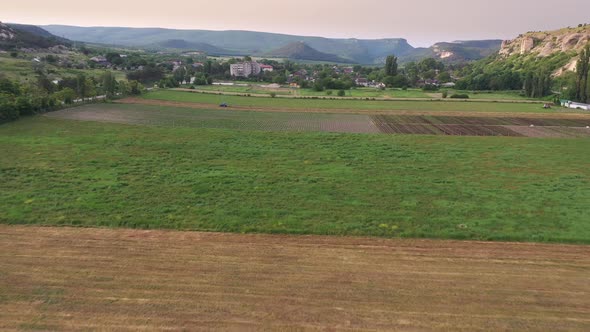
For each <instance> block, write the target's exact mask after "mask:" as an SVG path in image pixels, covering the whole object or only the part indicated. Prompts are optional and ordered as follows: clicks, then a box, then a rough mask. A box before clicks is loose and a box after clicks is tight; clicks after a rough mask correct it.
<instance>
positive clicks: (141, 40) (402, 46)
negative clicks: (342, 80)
mask: <svg viewBox="0 0 590 332" xmlns="http://www.w3.org/2000/svg"><path fill="white" fill-rule="evenodd" d="M42 27H43V28H44V29H46V30H48V31H49V32H51V33H53V34H55V35H58V36H64V37H67V38H68V39H71V40H79V41H82V42H89V43H100V44H108V45H124V46H132V47H144V46H146V45H157V44H158V43H162V42H164V41H166V40H184V41H186V42H187V43H189V44H190V43H205V44H209V45H211V46H214V47H217V48H220V49H223V50H226V51H228V52H231V53H232V54H236V55H254V56H264V55H266V54H268V53H269V52H272V51H275V50H277V49H279V48H281V47H284V46H285V45H288V44H291V43H296V42H300V41H301V42H304V43H305V44H306V45H308V46H309V47H311V48H313V49H315V50H317V51H319V52H321V53H326V54H334V55H336V56H338V57H340V58H343V59H345V60H346V61H348V62H354V63H360V64H382V63H384V62H385V58H386V57H387V56H388V55H391V54H395V55H396V56H398V57H399V58H400V60H402V61H403V59H409V60H414V59H419V58H420V57H421V56H422V55H424V56H433V55H434V56H436V53H434V52H431V51H425V50H428V49H427V48H415V47H413V46H412V45H410V44H409V43H408V41H407V40H406V39H405V38H381V39H358V38H326V37H316V36H296V35H288V34H279V33H269V32H256V31H247V30H226V31H214V30H181V29H169V28H125V27H76V26H68V25H45V26H42ZM500 42H501V41H498V45H497V47H498V48H499V45H500ZM456 47H459V48H460V47H463V46H461V45H458V46H456Z"/></svg>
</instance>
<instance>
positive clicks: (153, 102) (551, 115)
mask: <svg viewBox="0 0 590 332" xmlns="http://www.w3.org/2000/svg"><path fill="white" fill-rule="evenodd" d="M116 102H117V103H121V104H142V105H155V106H171V107H186V108H195V109H208V110H211V109H219V105H216V104H207V103H193V102H179V101H168V100H156V99H143V98H133V97H129V98H124V99H119V100H117V101H116ZM224 109H225V110H232V111H259V112H289V113H292V112H297V113H301V112H309V113H349V114H369V115H371V114H389V115H391V114H400V115H441V116H444V115H448V116H465V115H472V116H478V117H515V116H524V117H529V118H530V117H534V118H548V119H551V118H559V119H590V115H588V114H580V113H526V112H523V113H517V112H477V113H473V112H464V111H416V110H385V111H383V110H360V109H335V108H330V109H326V108H286V107H274V106H273V107H248V106H231V105H230V107H228V108H224Z"/></svg>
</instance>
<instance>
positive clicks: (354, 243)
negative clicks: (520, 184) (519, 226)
mask: <svg viewBox="0 0 590 332" xmlns="http://www.w3.org/2000/svg"><path fill="white" fill-rule="evenodd" d="M0 255H1V258H0V262H1V263H0V330H94V329H98V330H153V329H157V330H199V329H201V330H207V329H211V328H221V329H233V330H237V329H239V330H282V329H289V330H325V329H328V330H400V329H401V330H412V331H414V330H449V329H450V330H466V331H474V330H506V329H512V330H521V331H522V330H538V331H557V330H564V331H565V330H568V331H575V330H578V331H584V330H586V331H588V330H590V248H589V247H586V246H569V245H539V244H515V243H481V242H456V241H430V240H387V239H368V238H346V237H345V238H336V237H317V236H303V237H297V236H273V235H239V234H219V233H196V232H166V231H138V230H107V229H75V228H40V227H20V226H0Z"/></svg>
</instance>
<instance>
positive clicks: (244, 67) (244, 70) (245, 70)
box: [230, 61, 261, 77]
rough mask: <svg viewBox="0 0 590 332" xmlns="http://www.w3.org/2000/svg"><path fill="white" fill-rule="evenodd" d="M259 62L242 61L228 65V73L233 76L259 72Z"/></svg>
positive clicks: (246, 75)
mask: <svg viewBox="0 0 590 332" xmlns="http://www.w3.org/2000/svg"><path fill="white" fill-rule="evenodd" d="M260 70H261V69H260V64H259V63H258V62H255V61H252V62H243V63H236V64H233V65H230V73H231V75H232V76H235V77H249V76H251V75H258V74H260Z"/></svg>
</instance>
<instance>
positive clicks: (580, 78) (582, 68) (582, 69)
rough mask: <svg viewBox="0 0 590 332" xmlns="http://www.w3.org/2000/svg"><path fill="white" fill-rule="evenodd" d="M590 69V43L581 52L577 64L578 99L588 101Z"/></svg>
mask: <svg viewBox="0 0 590 332" xmlns="http://www.w3.org/2000/svg"><path fill="white" fill-rule="evenodd" d="M589 69H590V45H589V46H586V47H585V48H584V49H583V50H582V51H581V52H580V59H578V64H577V65H576V75H577V80H576V100H577V101H580V102H584V103H585V102H587V101H588V71H589Z"/></svg>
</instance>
